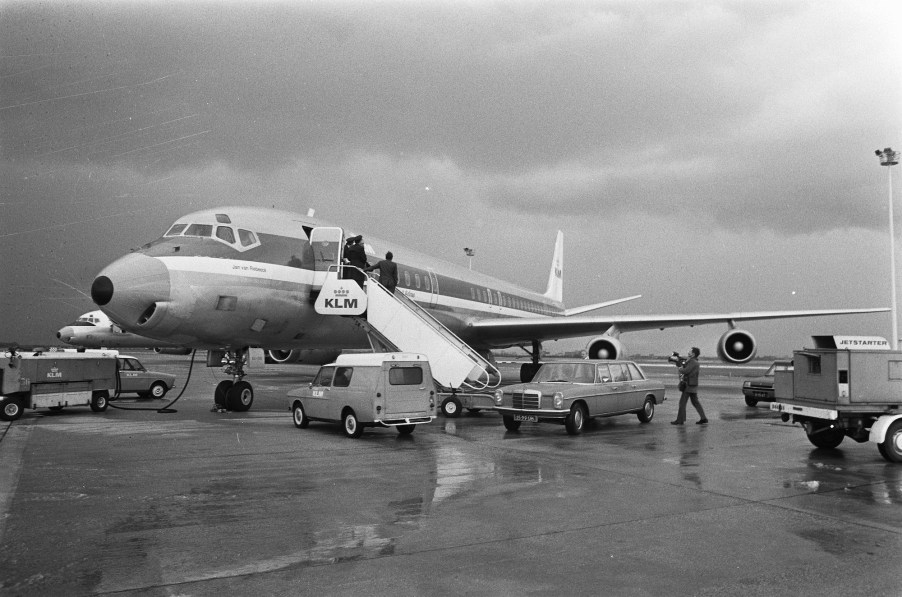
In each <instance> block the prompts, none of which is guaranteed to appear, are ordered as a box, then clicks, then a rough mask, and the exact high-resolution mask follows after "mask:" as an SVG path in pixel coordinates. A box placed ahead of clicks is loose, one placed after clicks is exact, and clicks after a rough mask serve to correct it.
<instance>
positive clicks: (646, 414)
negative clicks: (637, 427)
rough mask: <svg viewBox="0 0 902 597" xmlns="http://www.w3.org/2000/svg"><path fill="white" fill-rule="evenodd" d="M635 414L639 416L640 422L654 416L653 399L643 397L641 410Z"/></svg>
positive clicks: (647, 420)
mask: <svg viewBox="0 0 902 597" xmlns="http://www.w3.org/2000/svg"><path fill="white" fill-rule="evenodd" d="M636 416H637V417H639V421H640V422H642V423H649V422H651V420H652V419H653V418H655V399H654V398H652V397H651V396H649V397H648V398H646V399H645V404H643V405H642V410H640V411H639V412H638V413H636Z"/></svg>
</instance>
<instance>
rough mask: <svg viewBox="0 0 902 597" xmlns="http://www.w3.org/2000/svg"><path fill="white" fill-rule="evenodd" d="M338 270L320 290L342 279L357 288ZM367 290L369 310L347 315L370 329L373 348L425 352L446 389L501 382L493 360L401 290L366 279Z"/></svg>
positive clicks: (483, 386) (480, 387)
mask: <svg viewBox="0 0 902 597" xmlns="http://www.w3.org/2000/svg"><path fill="white" fill-rule="evenodd" d="M337 270H338V268H335V270H334V271H332V270H331V269H330V271H329V273H328V274H327V276H326V280H325V281H324V283H323V290H322V292H326V293H327V294H328V292H329V291H330V289H331V288H333V287H335V286H336V285H341V284H342V283H344V285H345V288H347V283H350V284H353V285H354V287H356V282H354V281H353V280H339V274H338V271H337ZM351 290H352V291H353V290H354V289H353V288H352V289H351ZM365 290H366V303H365V309H366V311H365V313H359V314H355V315H349V316H351V317H354V319H355V321H356V322H357V324H358V325H359V326H360V327H361V328H363V329H364V330H365V331H366V332H367V334H368V335H369V337H370V343H371V345H372V346H373V348H374V350H388V351H404V352H415V353H420V354H424V355H426V358H427V359H428V360H429V368H430V369H431V370H432V377H433V379H435V381H436V382H437V383H438V384H439V385H441V386H443V387H446V388H450V389H454V390H457V389H461V388H463V389H465V390H468V391H476V392H478V391H483V390H486V389H488V388H492V387H495V386H497V385H498V384H499V383H500V380H501V374H500V373H499V372H498V369H497V368H496V367H495V366H494V365H493V364H492V363H490V362H489V361H488V360H486V359H485V358H484V357H482V355H480V354H479V353H478V352H476V351H475V350H473V349H472V348H470V346H469V345H468V344H467V343H466V342H464V341H463V340H461V339H460V338H458V337H457V335H455V334H454V332H452V331H451V330H449V329H448V328H447V327H445V325H444V324H442V323H441V322H440V321H438V320H437V319H436V318H434V317H433V316H432V315H430V314H429V313H428V312H427V311H426V310H425V309H424V308H422V307H421V306H420V305H418V304H417V303H416V302H415V301H413V300H411V299H410V298H409V297H407V296H405V295H404V294H403V293H402V292H401V291H400V290H398V291H397V292H395V293H392V292H391V291H389V290H388V289H387V288H385V287H384V286H382V285H381V284H379V282H378V281H376V280H375V279H373V278H368V279H367V283H366V286H365ZM322 292H321V294H322ZM339 295H340V296H343V295H341V294H340V291H339ZM358 307H359V305H358ZM317 311H318V312H321V313H322V312H323V311H321V310H320V309H319V308H318V307H317ZM333 313H334V312H333Z"/></svg>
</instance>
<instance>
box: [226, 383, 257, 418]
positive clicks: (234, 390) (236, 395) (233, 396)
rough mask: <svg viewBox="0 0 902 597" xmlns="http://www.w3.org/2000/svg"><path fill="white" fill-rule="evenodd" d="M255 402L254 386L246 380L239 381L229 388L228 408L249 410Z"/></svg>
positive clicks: (242, 410) (238, 410) (239, 410)
mask: <svg viewBox="0 0 902 597" xmlns="http://www.w3.org/2000/svg"><path fill="white" fill-rule="evenodd" d="M253 403H254V388H253V387H252V386H251V384H249V383H248V382H246V381H239V382H237V383H235V385H233V386H232V387H231V388H229V392H228V395H227V397H226V405H227V406H226V408H228V409H229V410H234V411H237V412H244V411H246V410H249V409H250V407H251V405H252V404H253Z"/></svg>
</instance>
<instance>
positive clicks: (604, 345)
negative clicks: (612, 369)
mask: <svg viewBox="0 0 902 597" xmlns="http://www.w3.org/2000/svg"><path fill="white" fill-rule="evenodd" d="M624 355H625V351H624V348H623V344H621V343H620V340H618V339H617V338H614V337H613V336H598V337H597V338H592V339H591V340H589V343H588V344H586V357H587V358H590V359H619V358H622V357H623V356H624Z"/></svg>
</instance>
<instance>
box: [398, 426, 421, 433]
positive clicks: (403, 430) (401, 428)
mask: <svg viewBox="0 0 902 597" xmlns="http://www.w3.org/2000/svg"><path fill="white" fill-rule="evenodd" d="M416 428H417V426H416V425H413V424H411V425H398V435H410V434H411V433H413V430H414V429H416Z"/></svg>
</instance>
